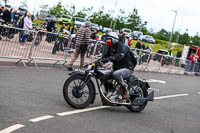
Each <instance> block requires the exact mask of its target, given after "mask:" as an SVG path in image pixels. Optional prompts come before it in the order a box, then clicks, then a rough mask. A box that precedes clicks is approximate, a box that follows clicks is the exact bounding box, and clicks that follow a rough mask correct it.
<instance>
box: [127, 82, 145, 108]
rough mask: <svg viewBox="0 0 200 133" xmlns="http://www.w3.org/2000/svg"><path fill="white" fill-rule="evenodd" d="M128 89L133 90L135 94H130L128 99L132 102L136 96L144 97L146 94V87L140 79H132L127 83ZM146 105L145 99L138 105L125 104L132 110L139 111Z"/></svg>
mask: <svg viewBox="0 0 200 133" xmlns="http://www.w3.org/2000/svg"><path fill="white" fill-rule="evenodd" d="M129 89H130V91H133V92H134V94H135V96H131V98H130V100H131V102H134V100H135V98H136V97H139V98H144V97H147V96H148V92H147V88H146V87H145V86H144V84H143V83H142V82H140V81H133V82H131V83H130V84H129ZM146 105H147V101H146V102H145V103H144V104H143V105H140V106H133V105H130V106H127V108H128V109H129V110H130V111H132V112H141V111H142V110H144V108H145V107H146Z"/></svg>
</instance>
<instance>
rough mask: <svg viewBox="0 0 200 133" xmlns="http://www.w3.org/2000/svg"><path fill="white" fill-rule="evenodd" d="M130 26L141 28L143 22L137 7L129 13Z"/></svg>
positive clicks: (134, 28)
mask: <svg viewBox="0 0 200 133" xmlns="http://www.w3.org/2000/svg"><path fill="white" fill-rule="evenodd" d="M127 22H128V28H130V29H131V30H139V29H140V24H141V23H142V20H141V17H140V16H139V15H138V10H137V9H136V8H134V9H133V11H132V12H131V13H129V15H128V19H127Z"/></svg>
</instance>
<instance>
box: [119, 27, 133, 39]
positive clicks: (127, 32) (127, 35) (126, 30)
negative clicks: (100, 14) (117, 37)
mask: <svg viewBox="0 0 200 133" xmlns="http://www.w3.org/2000/svg"><path fill="white" fill-rule="evenodd" d="M121 32H122V33H125V35H126V37H130V36H131V30H130V29H126V28H123V29H122V31H121Z"/></svg>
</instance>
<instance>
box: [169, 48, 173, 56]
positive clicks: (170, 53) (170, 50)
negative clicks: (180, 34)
mask: <svg viewBox="0 0 200 133" xmlns="http://www.w3.org/2000/svg"><path fill="white" fill-rule="evenodd" d="M172 50H173V48H170V49H169V51H168V55H169V56H172Z"/></svg>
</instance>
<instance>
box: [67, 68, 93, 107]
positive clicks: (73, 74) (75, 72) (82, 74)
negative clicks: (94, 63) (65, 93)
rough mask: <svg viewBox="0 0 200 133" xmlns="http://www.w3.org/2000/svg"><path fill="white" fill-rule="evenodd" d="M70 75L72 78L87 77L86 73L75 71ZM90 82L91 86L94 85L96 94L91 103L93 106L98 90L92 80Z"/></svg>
mask: <svg viewBox="0 0 200 133" xmlns="http://www.w3.org/2000/svg"><path fill="white" fill-rule="evenodd" d="M69 75H71V76H76V75H81V76H84V77H86V73H85V72H84V71H83V72H81V71H73V72H71V73H69ZM88 82H90V83H91V85H92V87H93V89H94V93H95V95H94V98H93V99H92V102H91V104H93V103H94V101H95V99H96V89H95V85H94V82H93V81H92V80H91V79H90V80H89V81H88Z"/></svg>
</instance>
